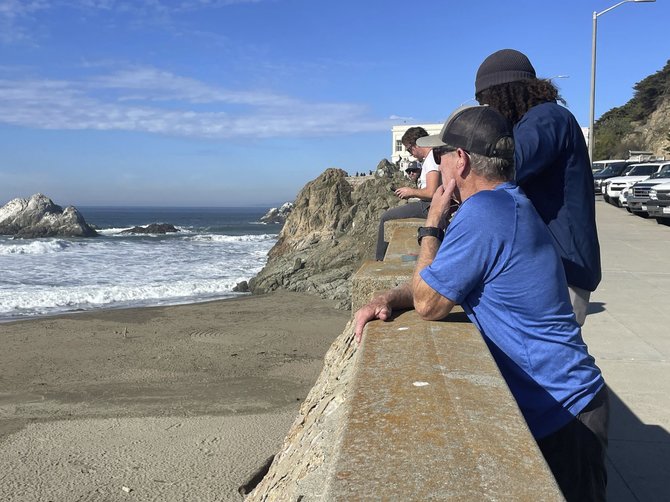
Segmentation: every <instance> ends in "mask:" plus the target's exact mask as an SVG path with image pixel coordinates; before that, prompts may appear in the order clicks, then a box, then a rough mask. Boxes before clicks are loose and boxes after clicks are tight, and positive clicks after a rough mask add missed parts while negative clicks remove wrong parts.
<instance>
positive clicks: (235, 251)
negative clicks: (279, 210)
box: [0, 207, 281, 321]
mask: <svg viewBox="0 0 670 502" xmlns="http://www.w3.org/2000/svg"><path fill="white" fill-rule="evenodd" d="M77 209H78V210H79V211H80V212H81V213H82V215H83V216H84V218H85V219H86V222H87V223H88V224H90V225H94V226H95V227H96V228H97V230H98V232H99V233H100V236H99V237H92V238H44V239H25V240H24V239H12V238H11V237H7V236H0V271H1V274H0V321H9V320H19V319H27V318H34V317H39V316H45V315H53V314H60V313H65V312H74V311H82V310H94V309H102V308H105V309H109V308H121V307H144V306H156V305H176V304H183V303H195V302H200V301H207V300H213V299H220V298H229V297H233V296H238V295H240V293H234V292H232V288H233V287H234V286H235V285H236V284H237V283H238V282H240V281H243V280H249V279H250V278H251V277H253V276H254V275H256V274H257V273H258V272H259V271H260V270H261V269H262V268H263V266H264V265H265V262H266V260H267V253H268V251H269V250H270V248H271V247H272V246H273V245H274V244H275V242H276V241H277V237H278V233H279V230H280V228H281V227H280V226H279V225H272V224H269V225H266V224H263V223H261V222H260V218H261V216H263V215H264V214H265V212H266V209H264V208H158V207H153V208H150V207H136V208H133V207H78V208H77ZM150 223H171V224H172V225H174V226H175V227H177V228H178V229H179V230H180V231H179V232H177V233H169V234H165V235H139V234H121V233H120V232H121V231H122V230H125V229H128V228H132V227H133V226H138V225H141V226H146V225H148V224H150Z"/></svg>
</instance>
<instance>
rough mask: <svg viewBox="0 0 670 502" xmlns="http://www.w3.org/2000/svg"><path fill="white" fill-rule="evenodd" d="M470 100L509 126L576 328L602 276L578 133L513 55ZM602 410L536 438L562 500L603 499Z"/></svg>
mask: <svg viewBox="0 0 670 502" xmlns="http://www.w3.org/2000/svg"><path fill="white" fill-rule="evenodd" d="M475 97H476V98H477V101H479V103H480V104H487V105H489V106H491V107H492V108H495V109H497V110H498V111H499V112H500V113H501V114H502V115H504V116H505V117H507V118H508V119H509V120H510V121H511V122H512V124H514V129H513V134H514V148H515V154H514V162H515V166H516V174H515V179H516V182H517V184H518V185H519V186H520V187H521V188H522V189H523V190H524V192H525V193H526V195H527V197H528V198H529V199H530V201H531V202H532V203H533V206H535V209H536V210H537V212H538V213H539V215H540V217H541V218H542V220H543V221H544V223H545V224H546V225H547V227H548V228H549V231H550V233H551V235H552V237H553V241H554V243H555V244H556V248H557V249H558V252H559V253H560V256H561V260H562V262H563V268H564V270H565V276H566V279H567V283H568V286H569V290H570V299H571V301H572V305H573V309H574V312H575V316H576V320H577V322H578V323H579V324H580V325H581V324H583V322H584V318H585V316H586V310H587V307H588V301H589V296H590V293H591V291H595V289H596V287H597V286H598V283H599V282H600V278H601V270H600V246H599V243H598V234H597V232H596V222H595V200H594V193H593V174H592V171H591V161H590V159H589V155H588V149H587V147H586V142H585V141H584V135H583V134H582V131H581V128H580V127H579V124H578V123H577V120H576V119H575V117H574V116H573V115H572V114H571V113H570V112H569V111H568V110H567V109H566V108H565V107H563V106H560V105H559V104H558V102H559V101H561V102H563V100H562V99H561V98H560V96H559V95H558V90H557V89H556V87H555V86H554V85H553V84H552V83H551V82H550V81H549V80H542V79H538V78H537V77H536V74H535V68H533V65H532V64H531V63H530V60H529V59H528V57H527V56H526V55H525V54H523V53H521V52H519V51H516V50H513V49H503V50H500V51H497V52H494V53H493V54H491V55H490V56H489V57H487V58H486V59H485V60H484V62H483V63H482V64H481V65H480V67H479V70H478V71H477V78H476V81H475ZM608 407H609V404H608V398H607V393H606V390H603V392H602V395H601V396H600V398H599V399H594V400H593V401H592V402H591V403H590V404H589V405H588V406H587V408H586V409H585V410H584V411H582V412H581V413H580V414H579V415H577V417H576V419H575V420H574V421H572V422H571V423H570V424H569V425H568V426H565V427H563V428H561V429H559V430H558V431H556V432H553V433H551V434H550V435H549V436H547V437H540V438H536V439H537V441H538V445H539V446H540V450H541V451H542V453H543V454H544V456H545V459H546V460H547V463H548V464H549V467H550V468H551V470H552V472H553V473H554V476H555V477H556V481H557V482H558V485H559V486H560V488H561V490H562V491H563V494H564V496H565V498H566V499H567V500H568V502H571V501H582V500H590V501H600V500H603V501H604V500H605V493H606V485H607V471H606V469H605V461H604V457H605V451H606V448H607V425H608V419H607V417H608V412H606V411H602V410H607V409H608ZM598 410H601V411H598ZM592 413H596V414H597V415H599V416H598V418H594V417H595V416H596V415H594V416H593V417H591V416H590V415H591V414H592ZM585 438H588V439H586V440H585ZM594 445H595V446H594ZM598 445H599V446H598Z"/></svg>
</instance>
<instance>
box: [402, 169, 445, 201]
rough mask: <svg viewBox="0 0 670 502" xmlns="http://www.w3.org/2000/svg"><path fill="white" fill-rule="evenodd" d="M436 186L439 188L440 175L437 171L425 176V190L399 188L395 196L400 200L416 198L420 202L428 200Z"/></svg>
mask: <svg viewBox="0 0 670 502" xmlns="http://www.w3.org/2000/svg"><path fill="white" fill-rule="evenodd" d="M438 186H440V173H439V171H431V172H429V173H428V174H426V188H410V187H401V188H398V189H397V190H396V191H395V194H396V195H397V196H398V197H400V198H401V199H409V198H410V197H418V198H419V199H422V200H430V199H431V198H432V197H433V195H434V194H435V190H437V187H438Z"/></svg>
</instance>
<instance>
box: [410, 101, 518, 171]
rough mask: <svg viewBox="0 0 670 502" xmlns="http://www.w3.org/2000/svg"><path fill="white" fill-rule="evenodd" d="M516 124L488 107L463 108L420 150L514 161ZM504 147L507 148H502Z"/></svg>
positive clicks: (420, 142)
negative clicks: (460, 151) (444, 150)
mask: <svg viewBox="0 0 670 502" xmlns="http://www.w3.org/2000/svg"><path fill="white" fill-rule="evenodd" d="M504 138H512V124H511V123H510V122H509V120H507V119H506V118H505V117H504V116H503V115H501V114H500V113H499V112H497V111H496V110H494V109H493V108H491V107H489V106H487V105H480V106H463V107H461V108H458V109H457V110H456V111H454V112H453V113H452V114H451V115H450V116H449V118H448V119H447V121H446V122H445V123H444V126H442V130H441V131H440V133H439V134H433V135H431V136H424V137H423V138H419V139H418V140H417V142H416V144H417V145H418V146H427V147H430V148H436V147H441V146H446V147H451V148H462V149H463V150H466V151H468V152H470V153H477V154H479V155H484V156H486V157H497V158H501V159H512V158H513V157H514V148H513V147H511V148H510V147H509V145H513V142H511V141H503V142H502V143H501V142H500V140H501V139H504ZM499 144H500V145H501V146H504V147H503V148H500V147H498V145H499Z"/></svg>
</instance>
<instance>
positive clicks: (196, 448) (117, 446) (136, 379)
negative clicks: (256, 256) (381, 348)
mask: <svg viewBox="0 0 670 502" xmlns="http://www.w3.org/2000/svg"><path fill="white" fill-rule="evenodd" d="M349 316H350V313H349V312H347V311H338V310H335V309H334V308H333V306H332V303H330V302H327V301H324V300H321V299H318V298H315V297H312V296H309V295H305V294H299V293H287V292H279V293H274V294H270V295H260V296H250V297H243V298H237V299H231V300H222V301H216V302H209V303H201V304H194V305H182V306H172V307H157V308H141V309H124V310H107V311H97V312H86V313H78V314H72V315H66V316H59V317H50V318H42V319H36V320H30V321H21V322H13V323H5V324H0V340H1V343H2V351H0V367H1V368H2V371H1V372H0V500H3V501H5V500H6V501H22V502H23V501H47V500H49V501H54V502H56V501H75V500H81V501H89V500H90V501H98V500H100V501H103V500H104V501H115V500H138V501H173V500H174V501H177V500H179V501H182V500H194V501H195V500H197V501H210V500H211V501H214V500H216V501H227V500H231V501H232V500H238V501H239V500H241V499H242V498H241V496H240V495H239V494H238V493H237V487H238V486H239V485H240V484H241V483H242V482H243V481H244V480H245V478H246V477H247V476H248V475H249V474H250V473H251V472H252V471H254V470H255V469H256V468H257V467H258V466H259V465H260V464H262V463H263V461H264V460H265V459H266V458H267V457H268V456H270V455H272V454H273V453H274V452H275V451H276V450H277V448H278V447H279V446H280V445H281V442H282V439H283V437H284V435H285V433H286V431H287V430H288V428H289V426H290V424H291V422H292V421H293V419H294V418H295V417H296V415H297V412H298V408H299V405H300V401H301V400H302V399H304V397H305V396H306V395H307V393H308V392H309V389H310V388H311V387H312V385H313V383H314V381H315V380H316V378H317V376H318V374H319V372H320V370H321V366H322V359H323V356H324V354H325V352H326V351H327V349H328V347H329V346H330V344H331V342H332V341H333V340H334V339H335V337H337V335H339V334H340V333H341V332H342V329H343V328H344V326H345V324H346V322H347V320H348V319H349Z"/></svg>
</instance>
